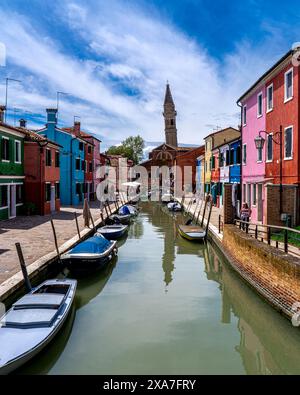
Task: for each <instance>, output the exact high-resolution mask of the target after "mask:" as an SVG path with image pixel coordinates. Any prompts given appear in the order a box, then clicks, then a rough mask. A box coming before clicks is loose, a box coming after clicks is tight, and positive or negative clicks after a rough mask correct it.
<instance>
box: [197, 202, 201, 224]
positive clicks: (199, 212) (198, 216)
mask: <svg viewBox="0 0 300 395" xmlns="http://www.w3.org/2000/svg"><path fill="white" fill-rule="evenodd" d="M202 206H203V199H202V200H201V206H200V208H199V211H198V215H197V219H196V224H197V223H198V221H199V218H200V214H201V209H202Z"/></svg>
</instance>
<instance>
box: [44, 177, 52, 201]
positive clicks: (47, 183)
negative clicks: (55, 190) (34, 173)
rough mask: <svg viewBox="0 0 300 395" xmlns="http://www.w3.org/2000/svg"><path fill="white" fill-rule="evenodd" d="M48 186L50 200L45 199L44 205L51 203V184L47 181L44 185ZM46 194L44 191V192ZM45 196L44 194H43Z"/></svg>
mask: <svg viewBox="0 0 300 395" xmlns="http://www.w3.org/2000/svg"><path fill="white" fill-rule="evenodd" d="M49 184H50V200H46V199H45V203H50V202H51V182H49V181H47V182H45V185H49ZM45 192H46V191H45ZM45 194H46V193H45Z"/></svg>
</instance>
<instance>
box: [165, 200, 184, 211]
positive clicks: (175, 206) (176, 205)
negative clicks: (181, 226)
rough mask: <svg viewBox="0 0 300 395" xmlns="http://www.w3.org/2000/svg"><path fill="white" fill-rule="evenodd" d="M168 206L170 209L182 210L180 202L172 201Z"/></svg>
mask: <svg viewBox="0 0 300 395" xmlns="http://www.w3.org/2000/svg"><path fill="white" fill-rule="evenodd" d="M167 207H168V210H169V211H181V210H182V206H181V204H180V203H178V202H170V203H168V204H167Z"/></svg>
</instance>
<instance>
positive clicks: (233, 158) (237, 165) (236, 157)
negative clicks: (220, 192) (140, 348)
mask: <svg viewBox="0 0 300 395" xmlns="http://www.w3.org/2000/svg"><path fill="white" fill-rule="evenodd" d="M229 156H230V159H229V160H230V162H229V182H230V183H232V184H233V183H238V184H240V182H241V140H240V139H239V140H236V141H233V142H231V143H230V144H229Z"/></svg>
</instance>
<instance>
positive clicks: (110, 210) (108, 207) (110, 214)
mask: <svg viewBox="0 0 300 395" xmlns="http://www.w3.org/2000/svg"><path fill="white" fill-rule="evenodd" d="M108 209H109V212H110V215H112V211H111V208H110V203H109V202H108Z"/></svg>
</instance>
